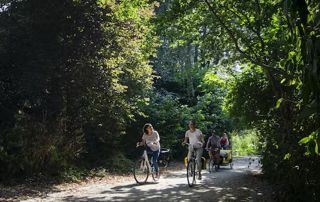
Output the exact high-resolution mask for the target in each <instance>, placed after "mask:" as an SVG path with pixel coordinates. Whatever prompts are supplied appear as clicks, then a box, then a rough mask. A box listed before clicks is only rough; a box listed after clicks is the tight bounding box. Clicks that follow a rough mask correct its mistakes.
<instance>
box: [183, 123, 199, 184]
mask: <svg viewBox="0 0 320 202" xmlns="http://www.w3.org/2000/svg"><path fill="white" fill-rule="evenodd" d="M188 126H189V130H188V131H187V132H186V134H185V138H184V141H183V142H182V144H183V145H184V144H186V143H187V142H188V141H189V150H188V161H189V160H190V158H191V155H192V152H193V151H194V152H195V153H196V157H197V167H198V171H199V178H198V179H199V180H201V168H202V167H201V158H202V153H203V148H202V145H203V143H204V138H203V134H202V132H201V130H199V129H197V128H196V124H195V122H194V121H189V125H188Z"/></svg>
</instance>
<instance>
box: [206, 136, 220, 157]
mask: <svg viewBox="0 0 320 202" xmlns="http://www.w3.org/2000/svg"><path fill="white" fill-rule="evenodd" d="M215 132H216V131H215V130H212V133H211V136H210V137H209V139H208V142H207V146H206V150H207V151H208V153H209V156H210V158H211V159H215V160H216V162H220V149H221V145H220V137H219V136H218V135H216V134H215Z"/></svg>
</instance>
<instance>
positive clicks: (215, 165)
mask: <svg viewBox="0 0 320 202" xmlns="http://www.w3.org/2000/svg"><path fill="white" fill-rule="evenodd" d="M207 151H208V152H210V149H207ZM217 155H220V154H219V149H218V148H215V149H214V150H213V151H212V155H211V156H210V159H209V162H208V171H209V173H212V172H213V170H215V171H216V172H217V171H218V169H219V160H218V159H219V158H218V157H217Z"/></svg>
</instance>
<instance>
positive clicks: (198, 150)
mask: <svg viewBox="0 0 320 202" xmlns="http://www.w3.org/2000/svg"><path fill="white" fill-rule="evenodd" d="M202 153H203V148H202V147H201V148H199V149H197V150H196V155H197V167H198V171H199V178H201V168H202V163H201V160H202V159H201V158H202Z"/></svg>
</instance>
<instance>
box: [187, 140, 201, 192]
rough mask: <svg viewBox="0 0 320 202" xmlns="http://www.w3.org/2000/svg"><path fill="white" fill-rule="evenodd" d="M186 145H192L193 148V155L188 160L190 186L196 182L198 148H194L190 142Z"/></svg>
mask: <svg viewBox="0 0 320 202" xmlns="http://www.w3.org/2000/svg"><path fill="white" fill-rule="evenodd" d="M186 145H187V146H189V147H191V148H190V149H192V153H191V157H190V159H189V160H188V164H187V181H188V185H189V187H192V186H193V185H194V184H196V168H197V167H198V166H197V156H196V152H195V151H196V150H195V149H194V148H192V145H191V144H188V143H186ZM188 149H189V148H188ZM198 169H199V168H198ZM200 169H201V168H200ZM199 172H200V171H199Z"/></svg>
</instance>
